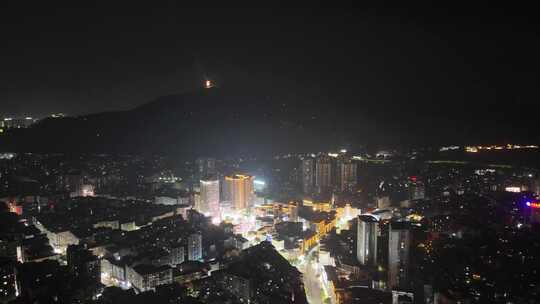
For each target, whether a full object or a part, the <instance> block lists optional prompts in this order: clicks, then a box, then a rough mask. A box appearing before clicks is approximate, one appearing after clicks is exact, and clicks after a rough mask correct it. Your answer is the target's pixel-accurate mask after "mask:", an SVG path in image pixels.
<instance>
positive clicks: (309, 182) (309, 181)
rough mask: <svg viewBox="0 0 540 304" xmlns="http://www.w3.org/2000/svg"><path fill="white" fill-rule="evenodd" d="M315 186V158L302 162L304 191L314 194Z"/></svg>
mask: <svg viewBox="0 0 540 304" xmlns="http://www.w3.org/2000/svg"><path fill="white" fill-rule="evenodd" d="M314 184H315V162H314V160H313V158H305V159H303V160H302V191H303V192H304V193H306V194H308V193H312V192H313V185H314Z"/></svg>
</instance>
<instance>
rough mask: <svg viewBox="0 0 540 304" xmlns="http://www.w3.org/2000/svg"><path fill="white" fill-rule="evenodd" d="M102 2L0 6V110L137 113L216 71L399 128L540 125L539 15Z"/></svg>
mask: <svg viewBox="0 0 540 304" xmlns="http://www.w3.org/2000/svg"><path fill="white" fill-rule="evenodd" d="M10 2H11V3H14V2H15V1H10ZM101 3H102V4H101V5H91V4H88V5H87V7H76V8H75V7H52V4H50V2H47V3H43V4H41V6H39V5H38V6H32V7H30V6H29V5H26V7H22V6H21V7H13V6H12V5H11V4H2V6H3V7H2V8H0V11H1V13H0V17H1V19H2V23H3V25H2V27H0V35H1V39H2V47H1V48H0V66H1V69H0V86H1V87H0V100H1V103H0V113H1V114H3V115H27V114H29V115H34V116H41V115H46V114H49V113H53V112H66V113H68V114H71V115H78V114H86V113H94V112H101V111H111V110H124V109H130V108H133V107H135V106H137V105H140V104H143V103H145V102H148V101H150V100H152V99H154V98H156V97H158V96H162V95H167V94H171V93H175V92H182V91H185V90H190V89H194V88H197V87H200V86H201V84H202V80H203V79H204V77H205V76H208V77H210V78H212V79H215V80H216V81H217V82H218V83H219V84H220V85H221V86H236V87H238V86H249V87H251V88H254V87H255V88H261V90H264V91H270V92H276V93H287V94H294V95H295V96H297V98H299V99H302V98H304V99H305V98H310V96H317V98H316V100H317V102H328V103H334V102H336V103H339V104H340V106H343V105H346V106H349V107H351V110H354V111H353V112H354V113H360V114H362V115H363V116H371V114H373V117H376V118H377V119H387V120H388V121H399V122H400V125H402V126H406V125H407V123H408V122H409V121H422V124H426V125H427V126H426V127H429V125H431V124H436V123H437V122H439V121H441V123H443V121H444V123H446V124H447V125H448V126H447V127H448V128H449V129H452V128H453V126H452V125H453V124H459V125H462V124H468V125H469V126H470V128H474V127H475V126H477V125H484V126H485V125H487V126H489V127H496V126H506V127H508V126H518V125H519V127H520V129H519V130H520V132H523V130H527V129H528V128H533V127H537V123H536V122H534V119H533V118H534V117H533V116H532V114H530V113H531V111H530V110H531V107H532V106H534V105H535V103H536V102H537V101H538V97H539V95H540V92H539V89H538V78H537V72H538V68H539V67H540V60H539V59H538V54H540V48H539V43H538V32H539V30H540V26H539V25H538V22H537V21H538V20H537V19H536V16H534V14H535V10H533V8H532V7H517V8H516V7H513V8H490V7H484V6H482V7H480V6H479V7H471V6H469V5H467V6H463V7H461V6H457V5H456V6H455V7H451V8H434V7H426V6H420V5H418V6H416V7H408V8H396V7H390V6H388V7H383V6H381V7H363V8H362V7H360V8H359V7H352V6H351V7H341V8H324V7H316V8H308V7H302V8H265V9H258V8H257V9H255V8H236V7H234V8H233V7H223V8H215V7H214V8H182V7H179V6H177V4H176V1H170V2H159V3H158V2H146V3H145V4H144V5H137V4H133V2H123V4H122V5H120V4H112V3H111V1H104V2H101ZM159 4H162V5H161V6H159V7H158V5H159ZM6 5H7V6H6ZM10 5H11V6H10ZM73 5H83V4H82V2H81V3H79V2H77V3H75V2H73ZM314 100H315V99H314ZM501 120H502V121H501ZM478 121H481V123H478ZM523 121H527V122H526V123H523ZM483 122H485V123H483ZM417 125H418V124H417ZM419 125H421V124H419ZM464 130H465V131H466V130H467V129H464Z"/></svg>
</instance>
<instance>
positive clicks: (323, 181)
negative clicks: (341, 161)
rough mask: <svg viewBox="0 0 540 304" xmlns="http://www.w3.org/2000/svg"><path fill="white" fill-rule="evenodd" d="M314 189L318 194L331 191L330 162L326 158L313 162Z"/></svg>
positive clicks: (322, 157)
mask: <svg viewBox="0 0 540 304" xmlns="http://www.w3.org/2000/svg"><path fill="white" fill-rule="evenodd" d="M315 187H316V188H317V191H318V192H319V193H322V192H328V191H330V190H331V189H332V162H331V160H330V158H329V157H327V156H320V157H318V158H317V161H316V162H315Z"/></svg>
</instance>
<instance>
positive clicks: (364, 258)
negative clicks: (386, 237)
mask: <svg viewBox="0 0 540 304" xmlns="http://www.w3.org/2000/svg"><path fill="white" fill-rule="evenodd" d="M357 229H358V234H357V244H356V257H357V259H358V262H360V264H362V265H366V266H376V264H377V237H378V236H379V222H378V221H377V219H376V218H375V217H373V216H371V215H360V216H358V226H357Z"/></svg>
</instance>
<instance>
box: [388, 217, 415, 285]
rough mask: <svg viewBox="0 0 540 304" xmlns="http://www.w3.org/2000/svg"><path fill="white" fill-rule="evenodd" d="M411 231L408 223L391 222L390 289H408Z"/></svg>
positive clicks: (389, 238) (389, 239)
mask: <svg viewBox="0 0 540 304" xmlns="http://www.w3.org/2000/svg"><path fill="white" fill-rule="evenodd" d="M410 245H411V231H410V227H409V225H408V223H407V222H391V223H390V228H389V232H388V287H389V288H391V289H407V287H408V283H409V282H408V279H409V264H410V263H409V250H410Z"/></svg>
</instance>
